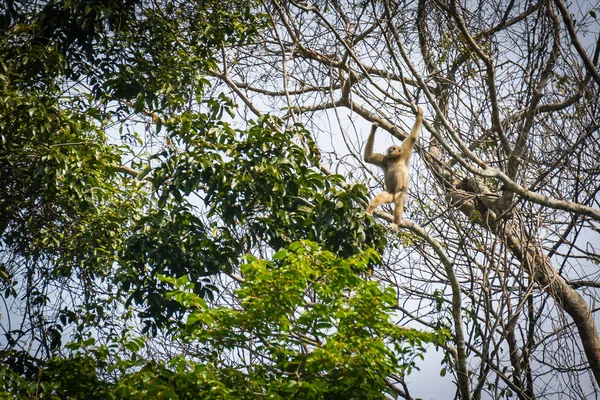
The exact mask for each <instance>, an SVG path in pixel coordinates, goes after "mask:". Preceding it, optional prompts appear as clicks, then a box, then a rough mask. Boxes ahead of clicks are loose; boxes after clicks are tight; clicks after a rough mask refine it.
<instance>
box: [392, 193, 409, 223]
mask: <svg viewBox="0 0 600 400" xmlns="http://www.w3.org/2000/svg"><path fill="white" fill-rule="evenodd" d="M405 202H406V190H402V191H400V192H398V193H396V194H395V195H394V222H393V223H392V224H390V229H391V230H393V231H397V230H398V225H400V222H402V213H403V212H404V203H405Z"/></svg>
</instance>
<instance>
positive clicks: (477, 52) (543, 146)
mask: <svg viewBox="0 0 600 400" xmlns="http://www.w3.org/2000/svg"><path fill="white" fill-rule="evenodd" d="M579 7H580V8H578V9H576V7H569V6H568V5H567V4H565V3H563V2H562V1H561V0H556V1H540V2H508V3H505V2H470V3H464V2H458V1H447V2H439V1H427V0H421V1H418V2H391V1H387V0H384V1H381V2H370V1H366V2H351V3H344V2H337V1H322V2H316V3H310V4H309V3H305V2H297V1H291V2H278V1H269V2H265V3H264V12H265V13H267V14H269V16H270V25H269V27H268V29H267V30H265V31H264V32H262V37H261V39H262V40H260V41H258V42H257V43H255V44H252V45H249V46H233V47H231V48H230V49H229V50H228V51H226V52H224V55H223V59H222V60H221V64H220V66H219V69H218V70H215V71H214V76H216V77H218V78H220V79H221V81H222V82H223V84H224V85H226V86H227V87H229V88H230V89H231V91H232V93H234V94H235V96H236V98H237V99H238V101H239V102H241V103H242V104H245V105H246V107H247V108H248V109H249V110H251V111H252V112H254V113H255V114H259V115H260V114H262V113H270V114H273V113H276V114H277V115H279V116H281V118H283V119H284V121H289V123H296V122H303V123H306V125H307V127H308V129H309V130H310V131H311V132H313V133H314V134H315V135H318V137H321V138H322V137H329V136H330V135H332V134H331V133H330V131H335V132H339V134H338V136H337V138H339V143H340V144H341V146H345V147H344V150H341V147H340V146H339V145H338V146H337V147H335V151H333V152H330V153H328V152H326V151H322V154H323V155H324V157H323V159H322V163H323V165H324V169H332V170H336V171H346V174H347V176H353V177H355V178H354V179H356V177H357V175H358V176H364V177H365V179H369V178H370V177H371V175H370V174H368V169H366V168H365V166H364V164H363V163H362V161H361V160H360V147H361V146H362V144H363V143H364V141H365V139H366V135H365V133H366V131H367V129H368V128H367V127H366V126H365V125H366V124H364V123H361V121H366V122H377V123H378V124H379V126H380V127H382V128H384V129H385V130H386V131H388V132H389V133H390V134H391V135H392V136H394V137H395V138H398V139H403V138H404V134H403V133H402V131H403V128H405V127H406V126H410V124H411V121H410V116H411V114H413V113H414V111H415V108H414V105H415V104H419V105H420V106H421V107H424V108H426V109H427V112H428V114H429V117H428V118H426V124H425V127H426V128H425V131H426V132H425V133H424V137H425V139H423V140H421V142H420V144H419V150H418V153H419V156H418V157H416V158H417V159H416V160H414V161H413V179H412V186H411V189H410V194H409V198H411V199H412V201H411V204H412V207H410V206H409V212H408V217H409V219H410V220H412V221H414V224H413V223H406V224H405V225H404V227H405V228H406V229H407V230H405V231H404V232H403V233H402V234H401V235H400V237H403V238H405V239H406V238H408V237H412V238H413V240H411V242H410V243H411V246H410V247H406V248H403V247H398V246H397V245H396V244H397V242H392V243H393V244H394V245H392V246H390V247H388V249H387V252H388V254H390V256H389V262H387V263H386V264H387V267H386V268H384V269H382V270H380V271H377V272H378V274H377V275H378V277H379V279H382V280H384V281H388V282H394V283H396V284H397V285H398V286H399V287H406V288H407V289H408V290H399V291H398V304H399V307H401V308H402V309H403V310H406V311H407V313H408V314H407V315H410V316H412V318H413V319H414V321H416V322H417V323H418V324H421V326H429V327H434V326H437V324H438V323H449V322H444V320H443V319H442V320H440V314H439V309H440V307H441V308H442V309H446V308H448V309H453V311H454V312H455V313H456V312H458V313H459V314H460V315H462V316H463V317H464V321H465V328H466V332H465V335H464V336H463V335H460V334H459V333H460V326H459V325H460V324H456V323H453V324H449V327H453V328H455V330H454V333H455V337H454V342H455V345H456V348H457V350H458V351H457V352H455V351H454V350H453V349H452V348H451V347H447V351H448V360H449V361H450V362H451V364H452V365H454V366H455V367H456V368H457V370H458V376H457V379H458V382H459V386H460V390H461V397H463V398H469V397H474V398H479V397H481V396H482V395H483V394H484V393H486V392H487V393H488V395H491V396H492V397H499V396H503V395H508V393H509V392H510V393H513V394H516V395H517V396H519V397H520V398H533V397H545V396H550V394H551V393H552V392H553V391H559V392H561V393H568V394H567V396H571V397H579V396H581V397H586V396H591V395H592V394H591V393H593V392H594V388H597V387H598V386H597V385H598V383H599V382H600V341H599V338H598V329H597V326H596V324H595V319H596V314H595V310H594V308H593V307H594V302H595V300H596V299H597V295H598V293H597V288H598V282H597V274H596V272H595V265H597V264H598V260H599V259H598V253H597V251H596V250H595V249H594V247H593V246H591V243H593V242H594V237H595V236H597V226H598V225H597V224H598V221H599V220H600V211H599V207H598V197H597V192H598V184H597V181H598V179H597V178H598V169H597V166H596V162H595V156H594V154H595V153H597V151H598V141H597V137H598V128H599V126H598V120H597V115H598V106H599V104H600V102H598V93H599V85H600V80H599V79H598V56H599V53H600V44H599V43H598V42H597V39H598V26H599V24H598V21H597V14H596V13H597V6H596V5H594V4H593V3H589V4H586V5H582V4H579ZM573 14H574V15H573ZM586 35H587V36H586ZM406 117H409V118H407V120H405V118H406ZM322 121H332V122H330V123H329V124H323V123H322ZM319 132H320V133H319ZM332 140H333V139H332ZM323 142H324V141H323ZM321 143H322V142H321ZM342 153H347V154H348V155H349V156H348V155H344V156H343V157H342V155H343V154H342ZM370 181H371V182H372V184H373V185H374V186H379V185H380V183H379V182H378V181H377V180H376V179H371V180H370ZM411 208H412V209H411ZM379 217H380V218H381V219H382V220H383V221H385V220H388V221H389V218H390V216H389V215H388V214H386V213H382V214H380V215H379ZM421 227H422V228H421ZM412 234H416V236H417V237H421V238H423V239H426V240H424V241H423V240H414V236H412ZM435 243H438V244H440V243H441V245H442V247H441V250H443V252H442V251H439V250H440V249H439V248H436V247H435V246H434V244H435ZM432 249H434V250H438V251H437V252H436V254H437V256H438V257H439V259H438V258H436V257H432V255H431V250H432ZM414 251H416V252H417V253H418V254H419V255H420V257H418V258H417V259H414V258H413V257H412V256H411V253H413V252H414ZM448 260H451V262H452V271H453V273H455V274H456V275H457V281H458V283H460V294H461V295H462V299H463V301H462V304H459V303H458V302H456V301H455V300H457V293H456V289H457V286H456V283H457V282H456V281H454V280H453V279H452V274H451V273H450V274H449V273H448V272H449V271H448V269H446V270H445V273H444V272H442V271H441V270H440V269H439V268H438V264H440V263H441V264H444V265H446V263H447V261H448ZM450 284H451V285H450ZM449 287H452V289H454V292H452V291H451V290H449V289H448V288H449ZM451 295H453V296H454V302H452V304H451V301H450V296H451ZM425 299H429V300H428V302H429V305H430V306H429V307H424V306H423V304H424V303H423V302H424V301H425ZM413 300H414V301H418V303H414V302H412V301H413ZM414 304H418V305H419V306H418V308H417V307H415V306H414ZM457 307H460V308H459V309H458V310H457ZM455 320H456V318H455ZM463 346H464V347H465V348H466V351H464V352H463V351H461V347H463ZM587 373H589V374H591V376H592V377H593V378H591V379H592V382H591V383H590V382H589V381H588V380H587V379H583V380H582V379H581V378H582V377H584V376H585V375H586V374H587ZM467 374H469V375H470V376H469V378H468V379H467ZM546 384H548V386H545V385H546Z"/></svg>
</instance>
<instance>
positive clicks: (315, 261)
mask: <svg viewBox="0 0 600 400" xmlns="http://www.w3.org/2000/svg"><path fill="white" fill-rule="evenodd" d="M379 262H380V257H379V254H378V253H377V252H375V251H373V250H366V251H364V252H361V253H358V254H356V255H354V256H352V257H350V258H341V257H337V256H336V255H335V254H334V253H332V252H330V251H326V250H322V249H320V248H319V247H318V246H317V244H316V243H314V242H310V241H301V242H294V243H292V244H291V245H290V246H289V248H288V249H286V250H280V251H278V252H277V253H275V254H274V255H273V259H272V260H271V261H268V260H261V259H258V258H256V257H253V256H248V257H246V262H245V263H244V264H243V265H242V268H241V271H242V274H243V277H244V280H243V282H241V284H240V287H239V288H238V289H237V290H236V292H235V295H236V297H237V299H238V301H239V307H235V308H231V307H225V306H216V307H213V306H209V305H208V303H207V302H206V301H205V300H204V299H203V298H202V297H200V296H198V295H196V294H195V293H194V290H193V286H194V285H193V284H192V283H190V282H189V280H188V279H187V277H182V278H179V279H176V278H169V277H162V278H161V279H162V281H164V282H165V283H168V284H169V286H171V287H173V285H174V286H175V288H176V289H175V290H172V291H171V292H170V293H169V297H170V298H172V299H174V300H175V301H177V302H178V303H179V304H181V305H183V306H184V307H185V309H186V310H187V318H186V321H185V328H184V329H183V330H181V331H180V333H179V334H178V337H179V340H181V342H182V344H183V348H189V349H190V350H187V351H186V353H187V357H183V356H176V357H174V358H172V359H171V360H169V361H167V362H159V361H154V360H152V359H144V358H143V353H142V350H143V347H144V343H143V341H140V340H139V339H134V340H129V341H127V340H122V341H121V342H120V345H117V344H116V343H115V345H111V346H108V347H103V346H101V347H96V346H94V345H93V341H88V342H87V343H81V344H79V345H76V344H74V345H71V346H70V347H71V349H73V350H75V351H76V352H75V353H74V354H73V355H72V356H70V357H67V358H54V359H52V360H50V361H49V362H47V363H46V364H45V365H44V367H43V368H42V369H40V370H39V372H38V375H37V376H36V379H35V380H36V382H37V384H36V385H30V384H27V382H26V381H24V380H23V379H22V378H20V377H19V376H18V375H17V374H14V373H11V372H10V371H8V370H6V369H3V370H2V372H3V373H4V374H5V375H4V377H5V380H4V382H5V383H4V384H3V385H4V386H2V387H0V390H3V391H5V392H6V391H7V390H9V389H10V392H11V393H13V394H15V395H16V398H28V397H27V396H30V395H31V394H33V393H36V397H37V398H39V399H54V398H57V399H58V398H61V399H67V398H103V399H147V398H161V399H193V398H206V399H213V398H214V399H227V398H231V399H244V398H248V399H251V398H256V397H257V395H258V394H259V393H260V394H261V395H263V396H267V397H270V398H281V399H285V398H290V397H296V398H307V399H354V398H356V399H369V398H374V399H375V398H377V399H379V398H383V393H384V392H385V390H386V386H387V385H386V381H385V378H386V376H388V375H389V374H401V375H404V374H408V373H410V371H411V369H413V368H414V367H415V365H414V360H415V358H416V357H422V353H423V352H424V348H423V345H424V344H426V343H436V344H443V343H444V342H445V340H446V339H447V333H446V332H444V331H439V332H419V331H416V330H414V329H408V328H402V327H399V326H397V325H396V324H395V323H393V321H392V318H391V317H392V316H391V313H390V310H391V308H392V307H393V305H394V304H395V293H394V290H393V289H392V288H391V287H383V286H382V285H380V284H378V283H376V282H372V281H367V280H365V279H364V278H363V277H361V275H362V274H364V273H367V272H368V271H370V269H371V268H372V265H374V264H378V263H379ZM189 345H192V346H191V347H190V346H189ZM121 347H122V348H121ZM124 349H126V350H127V351H126V352H130V353H131V355H132V356H131V357H130V358H123V354H124V352H123V350H124ZM192 349H193V350H192ZM252 359H260V360H261V361H260V362H258V363H257V362H252V361H251V360H252ZM105 377H109V378H108V379H106V378H105ZM0 395H2V394H1V393H0ZM89 396H91V397H89Z"/></svg>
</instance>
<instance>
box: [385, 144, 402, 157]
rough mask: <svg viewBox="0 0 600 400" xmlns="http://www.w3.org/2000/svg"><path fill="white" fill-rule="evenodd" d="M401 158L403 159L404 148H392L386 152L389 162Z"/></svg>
mask: <svg viewBox="0 0 600 400" xmlns="http://www.w3.org/2000/svg"><path fill="white" fill-rule="evenodd" d="M400 157H402V147H400V146H391V147H390V148H389V149H387V150H386V152H385V158H387V159H389V160H395V159H396V158H400Z"/></svg>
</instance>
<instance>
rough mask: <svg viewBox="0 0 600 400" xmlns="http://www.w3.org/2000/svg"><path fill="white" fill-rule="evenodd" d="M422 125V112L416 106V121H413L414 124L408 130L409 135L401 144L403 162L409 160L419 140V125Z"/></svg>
mask: <svg viewBox="0 0 600 400" xmlns="http://www.w3.org/2000/svg"><path fill="white" fill-rule="evenodd" d="M422 124H423V110H421V107H419V106H417V119H416V120H415V124H414V125H413V127H412V129H411V130H410V135H408V136H407V137H406V139H404V142H402V153H403V157H404V159H405V160H408V159H409V158H410V155H411V154H412V151H413V147H414V145H415V143H416V142H417V139H418V138H419V131H420V130H421V125H422Z"/></svg>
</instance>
